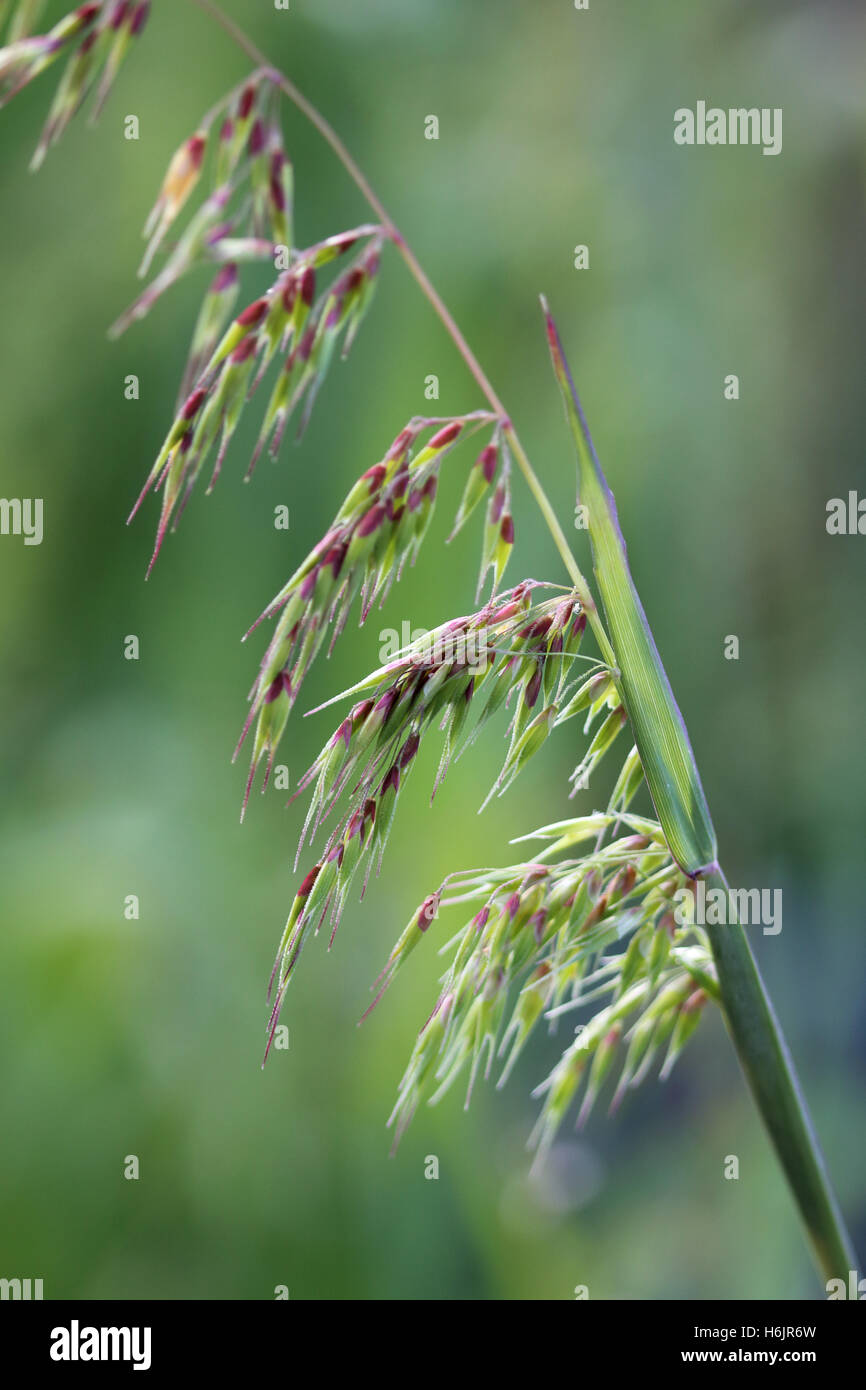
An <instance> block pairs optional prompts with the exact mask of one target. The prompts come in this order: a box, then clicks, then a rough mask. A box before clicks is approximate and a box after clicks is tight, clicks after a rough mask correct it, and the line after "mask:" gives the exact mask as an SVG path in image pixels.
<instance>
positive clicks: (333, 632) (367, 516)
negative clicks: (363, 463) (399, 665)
mask: <svg viewBox="0 0 866 1390" xmlns="http://www.w3.org/2000/svg"><path fill="white" fill-rule="evenodd" d="M491 423H494V424H495V422H494V421H493V417H492V416H491V415H489V414H488V413H486V412H484V411H480V412H476V413H475V414H474V415H468V416H462V417H460V418H450V419H446V420H444V421H443V420H439V419H437V420H431V419H429V418H426V417H422V416H418V417H416V418H415V419H413V420H410V422H409V423H408V425H406V426H405V428H404V429H402V430H401V431H400V433H399V434H398V435H397V437H396V439H395V440H394V442H393V443H392V444H391V446H390V448H389V449H388V450H387V451H386V453H385V455H384V457H383V458H382V459H381V460H380V461H379V462H378V463H375V464H373V465H372V467H370V468H368V469H367V470H366V471H365V472H364V473H363V474H362V475H361V477H360V478H359V479H358V481H357V482H356V483H355V485H354V486H353V487H352V489H351V491H350V492H349V493H348V495H347V496H346V498H345V500H344V501H343V505H342V506H341V507H340V509H339V511H338V512H337V515H336V516H335V518H334V520H333V522H332V524H331V526H330V527H329V529H328V531H327V532H326V533H325V535H324V536H323V537H322V539H321V540H320V541H319V542H318V544H317V545H316V546H315V547H314V548H313V550H312V551H311V552H310V554H309V555H308V556H307V557H306V559H305V560H304V561H303V563H302V564H301V565H300V566H299V567H298V569H297V570H296V571H295V573H294V574H293V575H292V577H291V579H289V580H288V582H287V583H286V584H284V585H283V588H282V589H281V590H280V592H279V593H278V594H277V595H276V597H275V598H274V599H273V600H272V602H271V603H270V604H269V605H268V607H267V608H266V609H265V611H264V613H262V614H261V616H260V617H259V618H258V619H257V621H256V623H255V624H254V625H253V628H251V629H250V631H251V632H252V631H254V629H255V627H257V626H258V624H259V623H261V622H262V621H263V620H264V619H265V618H273V617H275V618H276V619H277V623H276V628H275V630H274V634H273V637H272V638H271V640H270V642H269V644H268V647H267V650H266V651H265V654H264V657H263V659H262V662H261V666H260V668H259V674H258V676H257V678H256V681H255V684H254V686H253V689H252V691H251V693H250V712H249V715H248V717H247V720H246V723H245V725H244V728H243V731H242V734H241V738H240V742H239V743H238V748H237V749H236V755H237V752H238V751H239V749H240V747H241V745H242V744H243V742H244V739H245V737H246V735H247V732H248V730H249V728H250V726H251V725H252V722H253V720H257V726H256V733H255V739H254V743H253V751H252V758H251V762H250V771H249V777H248V779H247V787H246V794H245V798H244V808H245V807H246V803H247V799H248V798H249V793H250V788H251V786H252V782H253V778H254V777H255V773H256V769H257V768H258V767H259V765H260V764H261V763H262V762H263V761H264V763H265V778H264V782H265V785H267V777H268V772H269V770H270V767H271V764H272V762H273V758H274V754H275V752H276V749H277V746H278V744H279V741H280V739H281V738H282V735H283V732H284V730H285V727H286V722H287V720H288V717H289V713H290V711H291V708H292V706H293V705H294V703H295V701H296V700H297V698H298V694H299V692H300V688H301V685H302V683H303V680H304V678H305V676H306V674H307V672H308V671H309V668H310V666H311V664H312V662H313V661H314V660H315V658H316V656H317V655H318V653H319V652H320V650H321V648H322V646H323V645H324V643H325V641H326V639H329V650H330V649H332V648H333V645H334V642H335V641H336V640H337V638H338V636H339V634H340V632H341V631H342V629H343V627H344V625H345V623H346V621H347V619H348V615H349V611H350V609H351V606H352V604H353V602H354V600H355V598H356V597H357V598H359V599H360V608H361V614H360V617H361V622H362V623H363V622H364V621H365V620H366V618H367V616H368V614H369V612H370V609H371V608H372V606H373V605H374V603H376V602H377V601H378V602H380V603H384V601H385V599H386V598H387V595H388V593H389V591H390V588H391V585H392V584H393V583H394V582H395V581H396V580H398V579H399V577H400V575H401V573H402V572H403V570H404V568H405V566H406V565H407V564H409V563H414V561H415V559H416V557H417V555H418V552H419V550H420V548H421V545H422V543H423V540H424V537H425V535H426V533H427V528H428V527H429V525H430V521H431V518H432V515H433V509H434V506H435V502H436V492H437V486H438V479H439V470H440V467H441V464H442V461H443V460H444V459H445V458H446V457H447V455H448V454H449V453H450V452H451V450H452V449H453V448H454V446H455V444H456V442H457V440H458V439H459V438H460V437H461V436H462V435H464V436H465V432H466V431H472V430H475V429H478V428H481V427H483V426H485V425H489V424H491ZM431 431H433V433H430V432H431ZM424 434H428V436H429V437H428V439H427V441H426V443H421V437H422V436H423V435H424ZM247 635H249V633H248V634H247Z"/></svg>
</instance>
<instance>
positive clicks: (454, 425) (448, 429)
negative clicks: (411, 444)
mask: <svg viewBox="0 0 866 1390" xmlns="http://www.w3.org/2000/svg"><path fill="white" fill-rule="evenodd" d="M462 428H463V426H462V424H461V423H460V421H459V420H452V421H451V423H450V424H449V425H443V426H442V428H441V430H437V432H436V434H434V436H433V438H432V439H431V440H430V443H429V445H428V448H430V449H444V448H445V445H446V444H450V443H451V441H452V440H454V439H456V438H457V436H458V434H459V433H460V431H461V430H462Z"/></svg>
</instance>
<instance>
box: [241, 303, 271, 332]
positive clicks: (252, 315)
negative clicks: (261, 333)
mask: <svg viewBox="0 0 866 1390" xmlns="http://www.w3.org/2000/svg"><path fill="white" fill-rule="evenodd" d="M267 312H268V301H267V299H255V300H253V302H252V304H248V305H247V307H246V308H245V309H244V311H243V313H242V314H238V316H237V318H236V320H235V322H236V323H238V324H240V326H241V328H250V327H253V326H255V324H257V323H261V321H262V319H263V318H264V316H265V314H266V313H267Z"/></svg>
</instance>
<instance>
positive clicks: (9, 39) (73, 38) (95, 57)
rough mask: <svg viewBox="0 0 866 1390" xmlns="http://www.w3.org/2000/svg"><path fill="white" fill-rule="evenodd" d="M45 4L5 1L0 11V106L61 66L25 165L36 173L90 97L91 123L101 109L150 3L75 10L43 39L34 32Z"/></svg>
mask: <svg viewBox="0 0 866 1390" xmlns="http://www.w3.org/2000/svg"><path fill="white" fill-rule="evenodd" d="M43 9H44V5H43V4H42V3H34V0H18V3H17V4H15V3H14V0H13V3H11V4H10V3H9V0H4V4H3V5H2V7H0V36H2V34H3V25H4V22H5V23H7V25H8V27H7V30H6V34H5V38H6V46H5V48H0V107H3V106H5V105H6V104H7V102H9V101H11V100H12V98H13V97H15V96H17V95H18V93H19V92H20V91H22V90H23V88H24V87H26V86H28V85H29V83H31V82H32V81H34V79H35V78H37V77H39V76H41V74H42V73H43V72H45V71H46V70H47V69H48V68H49V67H51V65H52V64H53V63H55V62H56V61H57V60H58V59H60V58H65V59H66V64H65V67H64V69H63V72H62V74H61V77H60V81H59V83H58V84H57V88H56V91H55V94H54V98H53V100H52V103H51V107H50V109H49V112H48V118H47V120H46V122H45V125H44V127H43V130H42V134H41V136H40V138H39V143H38V145H37V146H36V151H35V153H34V155H33V158H32V160H31V163H30V167H31V169H38V168H40V166H41V165H42V163H43V162H44V160H45V156H46V154H47V153H48V150H49V149H50V148H51V146H52V145H55V144H56V143H57V141H58V140H59V139H60V137H61V136H62V135H63V133H64V132H65V130H66V128H67V127H68V125H69V123H70V121H71V120H72V118H73V116H75V115H76V113H77V112H78V111H79V110H80V109H81V106H82V105H83V103H84V102H85V101H86V100H87V98H88V96H90V95H91V93H92V94H93V96H94V101H93V110H92V117H91V123H92V122H93V121H95V120H96V118H97V117H98V115H99V113H100V112H101V110H102V108H103V106H104V105H105V102H106V99H107V97H108V94H109V92H110V90H111V87H112V86H113V84H114V80H115V78H116V77H117V74H118V72H119V70H120V67H121V64H122V63H123V60H124V58H125V57H126V55H127V52H128V50H129V47H130V45H131V44H132V42H133V40H135V39H136V38H138V37H139V35H140V34H141V32H142V30H143V29H144V26H145V24H146V23H147V17H148V14H149V12H150V0H102V3H95V4H87V5H79V6H78V8H77V9H75V10H72V11H71V12H70V13H69V14H67V15H66V16H65V17H64V18H63V19H61V20H59V21H58V22H57V23H56V24H55V25H54V26H53V28H51V29H49V30H48V31H47V32H46V33H44V34H37V33H35V29H36V25H37V24H38V23H39V21H40V19H41V17H42V11H43Z"/></svg>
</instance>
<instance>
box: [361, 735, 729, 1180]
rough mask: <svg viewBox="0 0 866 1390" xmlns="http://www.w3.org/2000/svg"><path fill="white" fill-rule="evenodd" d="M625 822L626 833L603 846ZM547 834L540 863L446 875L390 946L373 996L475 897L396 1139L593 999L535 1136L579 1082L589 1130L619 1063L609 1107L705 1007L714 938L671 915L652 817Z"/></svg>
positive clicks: (541, 1137)
mask: <svg viewBox="0 0 866 1390" xmlns="http://www.w3.org/2000/svg"><path fill="white" fill-rule="evenodd" d="M628 761H629V760H627V762H628ZM626 795H627V793H626V794H625V795H623V794H621V795H620V797H619V800H620V801H624V800H625V798H626ZM617 828H622V829H625V830H627V831H629V833H628V834H623V835H620V836H619V837H618V838H614V839H611V840H610V841H609V842H608V843H605V837H606V836H607V835H608V834H609V833H614V832H615V831H616V829H617ZM551 837H553V842H552V844H550V846H549V847H548V849H547V850H546V851H544V852H542V854H541V855H540V856H539V857H538V858H537V859H536V860H534V861H532V862H528V863H521V864H516V865H510V866H508V867H506V868H503V869H485V870H482V871H479V872H472V873H458V874H452V875H449V877H448V878H447V879H446V881H445V882H444V883H443V884H442V885H441V887H440V888H439V889H437V891H436V892H435V893H434V894H432V895H431V896H430V897H428V898H427V899H425V901H424V903H423V904H422V905H421V907H420V908H419V909H418V911H417V913H416V914H415V915H414V916H413V918H412V920H411V921H410V922H409V925H408V926H407V928H406V930H405V931H404V933H403V935H402V936H401V938H400V940H399V941H398V943H397V945H396V946H395V948H394V950H393V952H392V953H391V956H390V957H389V960H388V962H387V964H386V966H385V969H384V971H383V972H382V975H381V976H380V979H379V981H378V982H377V985H378V993H377V995H376V1000H374V1003H375V1002H377V1001H378V999H379V998H380V997H381V995H382V993H383V992H384V990H385V989H386V988H387V986H388V985H389V984H390V983H391V981H392V980H393V978H394V976H395V975H396V973H397V971H398V970H399V969H400V967H401V966H402V965H403V964H404V962H405V960H406V958H407V957H408V956H409V955H410V954H411V952H412V951H413V950H414V948H415V947H416V946H417V945H418V944H419V943H420V942H421V940H422V939H423V938H424V937H425V936H426V935H427V933H428V932H429V930H430V928H431V926H432V925H433V923H434V921H438V918H439V913H440V911H442V910H444V909H445V908H448V907H451V906H455V905H461V906H465V905H466V904H469V903H473V904H474V905H475V907H476V909H477V910H476V911H475V913H474V915H473V916H472V917H471V919H470V920H469V921H468V922H467V923H466V924H465V926H463V927H462V928H461V929H460V930H459V931H458V932H457V933H456V935H455V936H454V937H453V938H452V939H451V941H449V942H448V943H447V944H446V945H445V946H444V947H443V948H442V950H443V951H444V952H448V953H450V954H451V963H450V965H449V968H448V970H447V972H446V974H445V975H444V976H443V978H442V981H441V988H440V992H439V995H438V998H437V1000H436V1004H435V1006H434V1009H433V1011H432V1013H431V1015H430V1018H429V1019H428V1021H427V1023H426V1024H425V1025H424V1027H423V1028H422V1029H421V1032H420V1034H419V1036H418V1039H417V1041H416V1044H415V1048H414V1050H413V1053H412V1056H411V1058H410V1060H409V1064H408V1066H407V1068H406V1071H405V1073H404V1076H403V1079H402V1081H401V1083H400V1087H399V1094H398V1100H397V1104H396V1106H395V1109H394V1112H393V1114H392V1116H391V1123H393V1124H395V1125H396V1134H397V1139H398V1140H399V1138H400V1136H401V1135H402V1133H403V1131H404V1130H405V1127H406V1125H407V1124H408V1123H409V1120H410V1119H411V1117H412V1115H413V1114H414V1112H415V1110H416V1108H417V1105H418V1103H419V1101H420V1100H421V1099H422V1098H425V1097H426V1098H428V1099H429V1100H430V1102H431V1103H434V1102H435V1101H437V1100H438V1099H440V1098H441V1096H443V1095H444V1094H445V1092H446V1091H447V1090H448V1089H449V1088H450V1087H451V1086H452V1085H453V1083H454V1082H455V1081H456V1080H457V1078H458V1077H459V1076H460V1075H461V1074H462V1073H463V1072H464V1071H465V1070H466V1069H467V1068H468V1071H469V1077H468V1089H467V1097H466V1103H467V1105H468V1103H469V1099H470V1098H471V1095H472V1090H473V1087H474V1084H475V1081H476V1079H477V1077H478V1075H479V1073H480V1072H481V1071H482V1068H483V1074H484V1076H485V1077H487V1076H489V1074H490V1072H491V1070H492V1067H493V1064H494V1060H495V1058H496V1057H497V1056H498V1057H499V1058H500V1059H504V1064H503V1070H502V1073H501V1076H500V1080H499V1083H498V1084H499V1085H500V1086H502V1085H504V1083H505V1082H506V1081H507V1079H508V1077H509V1076H510V1074H511V1071H512V1069H513V1067H514V1065H515V1063H516V1061H517V1059H518V1057H519V1055H520V1054H521V1052H522V1051H523V1049H524V1047H525V1046H526V1044H527V1042H528V1040H529V1038H530V1036H531V1035H532V1033H533V1031H534V1030H535V1028H536V1026H537V1025H538V1024H539V1023H540V1022H541V1021H542V1020H546V1021H548V1022H549V1024H550V1025H551V1029H553V1028H554V1027H555V1024H556V1021H557V1019H559V1018H560V1017H561V1016H562V1015H563V1014H566V1013H574V1012H575V1011H577V1010H581V1009H584V1008H587V1007H588V1008H589V1013H590V1016H589V1021H588V1023H586V1024H585V1025H583V1026H582V1027H581V1028H580V1029H579V1030H578V1036H577V1037H576V1039H575V1041H574V1042H573V1043H572V1044H571V1045H570V1046H569V1047H568V1048H567V1049H566V1051H565V1052H564V1053H563V1055H562V1057H561V1059H560V1061H559V1062H558V1063H557V1064H556V1066H555V1067H554V1069H553V1071H552V1073H551V1075H550V1076H549V1077H548V1079H547V1081H545V1082H544V1083H543V1084H542V1085H541V1086H539V1087H538V1088H537V1090H536V1092H535V1094H536V1095H538V1096H542V1097H544V1103H543V1108H542V1112H541V1116H540V1119H539V1124H538V1126H537V1128H536V1131H535V1136H534V1137H535V1139H536V1141H537V1142H538V1143H539V1145H540V1148H541V1151H542V1152H544V1151H546V1149H547V1148H548V1147H549V1145H550V1143H551V1142H552V1140H553V1137H554V1135H555V1133H556V1130H557V1129H558V1127H559V1125H560V1124H561V1122H562V1120H563V1118H564V1117H565V1115H566V1113H567V1112H568V1110H569V1107H570V1105H571V1103H572V1101H573V1100H574V1098H575V1097H576V1095H577V1093H578V1090H579V1089H580V1087H581V1085H582V1084H583V1083H585V1090H584V1099H583V1104H582V1106H581V1109H580V1112H579V1115H578V1123H579V1124H583V1123H584V1122H585V1120H586V1119H587V1117H588V1115H589V1112H590V1110H591V1108H592V1106H593V1104H594V1102H595V1099H596V1096H597V1094H598V1091H599V1090H600V1088H601V1085H602V1083H603V1081H604V1080H605V1078H606V1076H607V1074H608V1072H609V1071H610V1070H611V1068H612V1066H613V1064H614V1062H615V1059H616V1058H617V1057H619V1061H620V1064H621V1065H620V1078H619V1083H618V1085H617V1087H616V1089H615V1092H614V1095H613V1099H612V1102H611V1108H612V1109H614V1108H616V1106H617V1105H618V1104H619V1102H620V1100H621V1099H622V1096H623V1094H624V1093H625V1091H626V1090H627V1089H628V1088H629V1087H633V1086H636V1085H638V1084H639V1083H640V1081H641V1080H642V1079H643V1078H644V1077H645V1076H646V1074H647V1072H648V1071H649V1070H650V1068H651V1066H652V1063H653V1060H654V1058H655V1057H656V1055H657V1054H658V1053H659V1051H660V1050H661V1049H662V1048H663V1047H666V1049H667V1050H666V1053H665V1058H664V1062H663V1066H662V1075H663V1076H666V1075H667V1074H668V1073H669V1071H670V1068H671V1067H672V1066H673V1063H674V1061H675V1060H676V1057H677V1056H678V1054H679V1052H680V1050H681V1048H682V1046H683V1045H684V1043H685V1042H686V1040H687V1038H688V1037H689V1035H690V1033H691V1031H692V1030H693V1028H694V1026H695V1024H696V1023H697V1021H698V1019H699V1017H700V1012H701V1008H702V1006H703V1004H704V1003H705V1002H706V1000H707V999H708V998H715V997H717V994H718V989H717V985H716V980H715V974H714V970H713V965H712V957H711V955H710V952H709V949H708V946H707V943H706V941H705V939H704V938H703V936H702V934H701V932H700V931H699V930H698V929H696V928H694V927H693V926H679V925H678V924H677V921H676V919H675V916H674V913H673V911H672V901H673V897H674V894H675V893H676V891H677V889H678V888H679V887H681V886H682V883H683V881H684V879H683V875H682V874H681V873H680V871H679V870H678V869H677V866H676V865H675V864H674V862H673V860H672V858H671V856H670V853H669V851H668V849H667V846H666V844H665V840H664V836H663V834H662V832H661V827H660V826H659V825H658V823H657V822H656V821H653V820H648V819H646V818H645V817H640V816H634V815H631V814H630V813H628V812H626V811H625V810H624V809H622V806H620V809H618V810H615V811H614V810H611V811H609V812H607V813H605V814H593V815H591V816H584V817H580V818H578V819H576V820H573V821H563V822H561V823H559V824H558V825H556V826H548V827H545V828H543V829H542V830H540V831H538V832H535V834H534V835H533V836H527V837H524V838H527V839H529V838H540V839H551ZM586 840H591V841H593V842H594V843H593V848H592V849H591V850H590V851H589V852H587V853H584V854H583V855H580V856H579V857H573V855H572V854H571V853H569V852H570V851H573V850H574V848H575V847H576V846H578V845H580V844H581V843H582V842H584V841H586ZM559 856H564V857H559ZM551 861H552V862H551ZM624 942H627V944H626V945H623V943H624ZM600 1001H604V1002H603V1003H601V1004H600ZM371 1007H372V1006H371ZM626 1025H627V1030H626Z"/></svg>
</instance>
